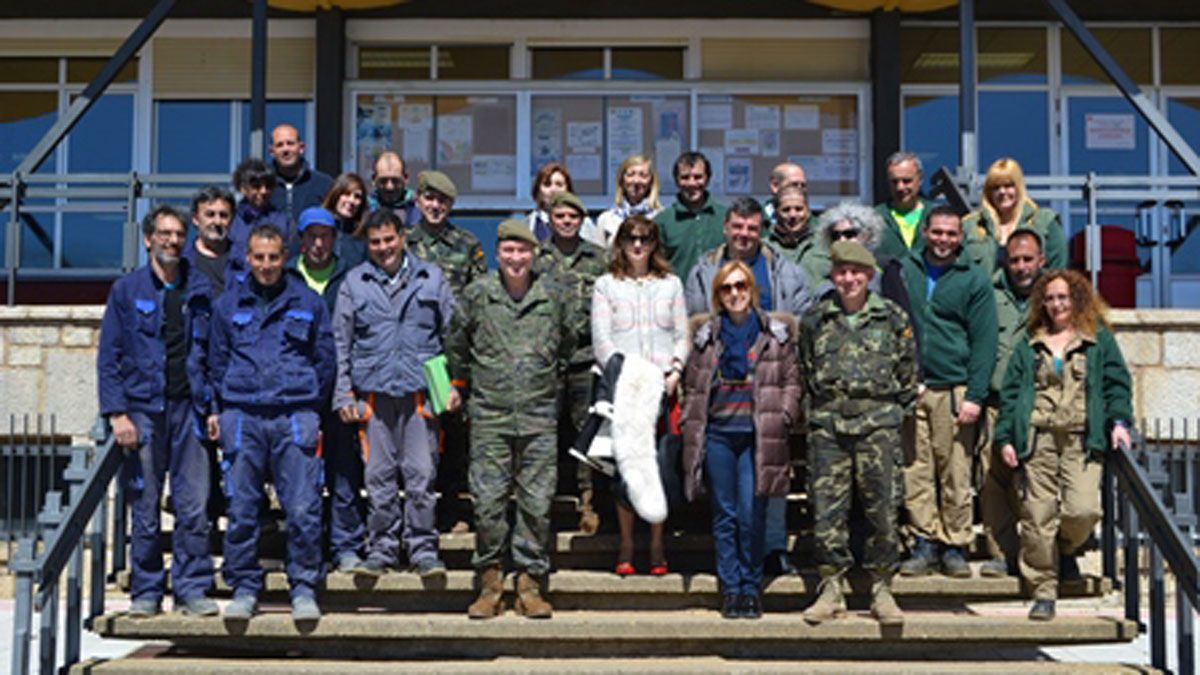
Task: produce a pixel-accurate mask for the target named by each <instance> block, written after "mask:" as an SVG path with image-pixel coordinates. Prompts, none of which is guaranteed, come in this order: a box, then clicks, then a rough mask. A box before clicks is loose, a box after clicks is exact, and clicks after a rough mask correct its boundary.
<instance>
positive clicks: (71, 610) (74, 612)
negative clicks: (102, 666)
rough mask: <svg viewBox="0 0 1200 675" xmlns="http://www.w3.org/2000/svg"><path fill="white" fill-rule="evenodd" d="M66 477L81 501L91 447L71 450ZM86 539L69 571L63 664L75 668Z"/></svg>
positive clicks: (75, 497)
mask: <svg viewBox="0 0 1200 675" xmlns="http://www.w3.org/2000/svg"><path fill="white" fill-rule="evenodd" d="M63 478H64V479H65V480H66V481H67V483H68V485H70V490H71V503H72V504H74V503H75V502H76V501H78V500H79V498H80V496H81V495H82V493H83V481H84V480H86V478H87V448H72V449H71V464H70V465H69V466H67V470H66V471H64V472H63ZM82 576H83V538H80V540H79V543H78V544H76V545H75V550H74V551H73V552H72V553H71V563H70V567H68V569H67V626H66V635H65V636H64V637H63V645H64V648H63V665H64V666H68V667H69V666H71V665H72V664H75V663H78V662H79V656H80V646H81V644H82V641H81V637H82V636H81V635H80V630H81V629H82V624H83V616H82V614H83V579H82Z"/></svg>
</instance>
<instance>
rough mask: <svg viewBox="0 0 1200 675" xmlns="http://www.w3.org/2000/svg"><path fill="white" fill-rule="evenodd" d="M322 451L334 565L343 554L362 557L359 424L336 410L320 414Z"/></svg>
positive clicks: (363, 532) (363, 530) (363, 524)
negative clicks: (349, 422)
mask: <svg viewBox="0 0 1200 675" xmlns="http://www.w3.org/2000/svg"><path fill="white" fill-rule="evenodd" d="M321 431H322V432H323V433H324V436H323V439H324V440H323V441H322V442H321V453H322V456H323V457H324V459H325V487H326V488H327V489H328V490H329V497H330V499H329V513H328V514H327V516H326V522H328V523H329V558H330V559H331V560H332V561H333V562H334V563H335V564H336V563H337V561H338V560H340V559H341V558H342V556H346V555H356V556H359V557H362V556H363V555H364V554H363V546H364V544H365V541H366V536H367V527H366V515H365V513H364V511H365V510H366V506H365V504H363V500H362V497H361V496H360V492H361V491H362V486H363V460H362V450H361V447H360V446H359V442H358V425H357V424H346V423H344V422H342V420H341V419H340V418H339V417H338V414H337V413H336V412H325V413H322V414H321Z"/></svg>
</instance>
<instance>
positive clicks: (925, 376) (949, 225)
mask: <svg viewBox="0 0 1200 675" xmlns="http://www.w3.org/2000/svg"><path fill="white" fill-rule="evenodd" d="M922 234H923V235H924V238H923V239H922V240H920V241H918V242H917V243H916V245H915V246H914V248H913V250H912V251H911V252H910V253H909V255H907V256H906V257H905V258H904V259H903V266H904V275H905V281H906V282H907V283H908V293H909V297H910V299H911V301H912V305H913V312H912V317H913V320H914V322H916V323H917V324H918V325H919V327H920V332H921V336H922V339H921V344H920V350H921V371H922V373H921V381H922V386H923V391H922V393H921V395H920V398H919V399H918V400H917V410H916V427H917V428H916V448H915V457H914V458H913V460H912V462H911V464H910V465H909V466H908V468H907V469H906V470H905V476H904V483H905V493H906V497H905V506H906V507H907V508H908V514H909V520H910V522H911V524H912V527H913V530H914V531H915V534H916V544H915V546H914V547H913V551H912V557H911V558H910V559H909V560H907V561H905V563H904V564H903V565H902V566H901V568H900V573H901V574H904V575H907V576H914V575H923V574H930V573H931V572H933V571H934V568H935V567H936V566H937V563H938V554H939V549H940V556H941V569H942V572H943V573H944V574H946V575H948V576H954V577H969V576H971V568H969V567H968V566H967V561H966V556H965V551H964V549H965V547H966V546H967V545H968V544H969V543H970V542H971V538H972V536H973V531H972V528H971V453H972V452H973V451H974V448H975V445H976V439H977V435H978V430H977V427H976V424H977V423H978V422H979V418H980V413H981V411H982V410H983V405H984V402H985V401H986V400H987V395H988V385H989V382H990V380H991V376H992V367H993V366H994V365H995V362H996V342H997V331H998V328H997V321H996V301H995V299H994V297H993V294H992V284H991V281H990V280H989V279H988V278H987V275H986V274H984V272H983V270H981V269H979V268H978V267H976V266H975V265H973V264H972V263H971V262H970V260H968V259H967V258H966V257H964V256H960V255H959V254H960V253H961V252H962V241H963V231H962V219H961V218H960V216H959V214H958V213H956V212H955V211H954V210H952V209H950V208H949V207H946V206H938V207H934V208H933V209H931V210H930V212H929V215H928V218H927V219H926V220H925V224H924V227H923V229H922Z"/></svg>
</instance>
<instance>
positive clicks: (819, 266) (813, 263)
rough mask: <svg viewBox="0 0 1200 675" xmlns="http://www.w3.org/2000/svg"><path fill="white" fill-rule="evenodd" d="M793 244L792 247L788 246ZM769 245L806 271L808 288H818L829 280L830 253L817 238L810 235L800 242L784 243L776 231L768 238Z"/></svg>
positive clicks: (831, 264)
mask: <svg viewBox="0 0 1200 675" xmlns="http://www.w3.org/2000/svg"><path fill="white" fill-rule="evenodd" d="M789 243H790V244H791V245H790V246H789V245H788V244H789ZM767 244H768V245H769V246H770V247H771V248H773V249H775V250H776V251H777V252H778V253H779V255H781V256H783V257H784V258H785V259H787V260H789V261H791V262H792V263H793V264H795V265H799V266H800V268H801V269H803V270H804V276H805V278H806V280H807V283H806V284H805V285H806V286H807V287H808V288H816V287H817V286H820V285H821V282H823V281H825V280H826V279H828V278H829V270H830V268H831V267H832V266H833V263H832V262H831V261H830V259H829V251H827V250H826V249H825V247H824V246H821V245H820V244H818V243H817V239H816V237H814V236H813V235H811V234H809V235H807V236H804V237H801V238H800V239H799V241H796V242H788V243H784V241H783V240H782V239H780V238H779V235H778V233H776V232H775V231H774V230H772V231H771V234H770V235H768V236H767Z"/></svg>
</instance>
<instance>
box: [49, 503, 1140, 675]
mask: <svg viewBox="0 0 1200 675" xmlns="http://www.w3.org/2000/svg"><path fill="white" fill-rule="evenodd" d="M791 501H792V503H791V508H790V511H791V515H793V516H795V518H794V519H793V520H790V522H792V523H794V524H796V525H797V531H798V534H796V535H795V536H793V538H792V547H793V555H794V557H795V559H796V560H797V561H800V562H804V561H808V560H811V556H810V555H808V551H807V544H808V542H810V541H811V538H810V537H808V536H806V534H805V532H804V530H805V529H806V523H805V518H804V515H806V514H804V513H803V511H804V500H803V496H802V495H800V496H795V495H794V496H793V499H792V500H791ZM573 506H574V502H573V501H572V500H570V499H565V498H560V499H558V500H556V505H555V511H554V512H555V521H556V525H558V526H559V527H560V528H563V529H565V528H567V527H569V526H570V521H571V520H572V519H573V517H574V515H573ZM602 508H603V507H602ZM601 513H612V511H611V510H607V511H605V510H602V511H601ZM680 516H681V517H680V518H679V519H678V520H679V521H680V522H682V523H683V524H684V526H685V528H684V529H685V530H686V531H679V530H676V531H674V532H672V533H671V534H670V535H669V537H668V540H667V551H668V558H669V560H670V562H671V568H672V573H671V574H668V575H666V576H664V577H650V576H634V577H627V578H621V577H618V576H616V575H614V574H612V573H611V571H610V570H611V566H612V564H613V562H614V555H615V551H616V535H615V534H613V533H611V532H609V531H607V529H605V530H602V531H601V532H600V533H598V534H596V535H591V536H588V535H583V534H580V533H577V532H570V531H561V530H560V531H559V533H558V534H557V535H556V536H555V541H554V546H555V552H554V556H553V560H554V565H555V570H556V571H555V572H554V573H553V574H552V575H551V577H550V580H549V599H550V600H551V602H552V603H553V604H554V607H555V614H554V618H552V619H550V620H545V621H535V620H528V619H524V618H522V617H519V616H516V615H515V614H513V612H512V611H511V605H512V600H513V597H514V594H513V586H514V578H513V575H509V577H508V578H507V579H506V588H507V591H508V592H507V594H506V598H505V600H506V605H507V606H508V607H510V609H509V611H508V612H507V613H506V614H505V615H504V616H502V617H499V618H496V619H492V620H486V621H472V620H469V619H467V617H466V613H465V609H466V606H467V605H468V604H469V603H470V602H471V600H472V599H473V597H474V589H473V586H472V583H473V575H472V572H471V571H470V569H469V560H470V554H471V551H472V550H473V549H474V535H473V534H447V535H443V536H442V537H441V549H442V555H443V558H444V560H445V561H446V563H447V564H448V566H449V567H450V571H449V573H448V575H447V577H446V579H445V581H444V582H443V583H437V584H430V583H427V582H423V581H422V580H421V579H420V578H419V577H418V576H417V575H415V574H411V573H407V572H389V573H388V574H386V575H384V576H382V577H380V578H377V579H376V578H371V577H364V576H353V575H348V574H339V573H331V574H329V575H328V577H327V579H326V582H325V587H324V589H323V590H322V591H321V593H320V595H319V599H320V602H321V606H322V609H323V610H324V612H325V615H324V617H322V618H321V620H320V621H318V622H313V623H311V624H298V623H296V622H293V621H292V619H291V617H290V614H289V613H288V603H287V581H286V578H285V576H284V574H283V572H282V571H280V570H281V568H282V564H281V562H280V561H279V560H278V558H279V557H280V556H279V553H278V552H279V551H280V550H281V547H280V543H281V542H280V541H278V538H277V537H276V536H272V535H268V536H267V537H265V538H264V542H263V546H262V553H263V555H264V565H265V566H266V567H267V569H268V574H267V578H266V592H265V594H264V597H263V603H262V607H263V611H262V613H261V614H259V615H258V616H256V617H254V618H253V619H251V620H250V621H249V622H231V621H226V620H224V619H223V618H221V617H213V618H197V617H187V616H183V615H181V614H176V613H167V614H162V615H159V616H157V617H153V618H149V619H134V618H131V617H129V616H127V615H125V614H124V613H121V612H117V613H111V614H108V615H105V616H103V617H101V618H99V619H98V620H97V621H96V622H95V624H94V626H93V630H94V631H95V632H96V633H98V634H99V635H100V636H102V637H105V638H118V639H128V640H137V641H142V642H148V643H151V644H153V645H155V646H152V647H145V648H143V649H141V650H139V651H138V652H136V653H135V654H133V655H131V656H129V657H126V658H123V659H115V660H111V661H104V660H93V661H85V662H83V663H80V664H77V665H76V666H75V667H73V668H72V669H71V672H72V673H97V674H101V673H105V674H118V675H119V674H123V673H124V674H129V675H134V674H145V673H177V674H183V673H246V672H253V673H256V674H259V673H266V674H272V673H279V674H281V675H304V674H306V673H318V672H319V673H346V674H347V675H349V674H352V673H383V672H388V673H413V672H421V673H459V672H461V673H482V672H487V673H493V674H495V673H550V672H553V673H564V672H570V673H572V674H573V675H575V674H578V673H618V672H620V673H692V672H697V673H717V672H755V673H758V672H778V673H884V672H886V673H922V674H924V673H941V672H955V673H961V672H967V671H970V672H983V673H994V672H1039V673H1040V672H1048V673H1055V672H1082V673H1093V672H1105V673H1108V672H1112V673H1126V672H1149V671H1148V670H1147V669H1143V668H1140V667H1136V666H1125V665H1121V664H1066V663H1064V664H1057V663H1053V662H1047V661H1046V660H1045V656H1043V655H1042V654H1041V653H1040V652H1039V651H1038V649H1039V648H1040V647H1043V646H1050V645H1085V644H1097V643H1124V642H1129V641H1131V640H1133V639H1134V638H1136V636H1137V634H1138V631H1137V626H1136V625H1135V624H1134V623H1132V622H1129V621H1126V620H1125V619H1124V618H1122V617H1121V615H1120V610H1119V608H1117V607H1111V608H1110V609H1109V610H1108V611H1103V612H1097V611H1095V609H1094V608H1088V609H1084V610H1081V611H1064V612H1062V613H1061V614H1060V617H1059V618H1058V619H1056V620H1054V621H1052V622H1049V623H1035V622H1031V621H1028V620H1027V619H1026V618H1025V609H1024V608H1023V607H1021V606H1019V605H1014V603H1015V601H1019V600H1021V598H1022V595H1021V588H1020V583H1019V580H1017V579H1015V578H1004V579H987V578H980V577H979V576H978V575H977V574H976V576H975V577H974V578H971V579H949V578H946V577H942V576H936V575H935V576H930V577H923V578H913V579H907V578H900V577H897V579H896V583H895V593H896V596H897V599H898V601H899V602H900V604H901V606H902V607H903V608H904V609H905V611H906V615H907V620H906V622H905V624H904V626H903V627H898V628H894V629H884V628H881V627H880V626H879V625H878V623H876V622H875V621H874V620H872V619H871V618H870V616H869V614H868V613H867V611H866V607H867V597H866V595H867V592H868V590H869V585H870V584H869V580H868V579H867V577H866V576H864V575H861V574H852V575H850V577H849V578H848V579H847V582H846V583H847V590H848V592H849V593H850V596H849V598H850V609H851V612H850V616H849V617H847V618H846V619H844V620H840V621H835V622H831V623H827V624H823V625H820V626H810V625H808V624H807V623H805V622H804V620H803V618H802V617H801V616H800V610H802V609H803V608H804V607H806V606H807V605H808V604H809V603H810V602H811V601H812V599H813V596H814V594H815V590H816V586H817V577H816V576H815V572H813V571H811V570H809V571H808V572H806V573H805V574H803V575H801V576H797V577H777V578H774V579H770V580H769V581H768V583H767V585H766V588H765V591H764V605H765V608H766V611H767V613H766V615H765V616H764V617H763V618H762V619H761V620H757V621H748V620H725V619H721V618H720V616H719V615H718V614H717V611H716V608H717V607H718V606H719V604H720V595H719V591H718V587H717V580H716V578H715V576H714V575H713V574H712V573H711V569H712V564H713V563H712V560H713V553H712V547H711V539H710V537H709V536H708V535H707V528H706V527H705V525H706V523H705V521H704V515H703V514H701V513H698V512H690V514H689V512H685V513H682V514H680ZM607 520H608V521H609V522H608V523H606V525H609V524H611V520H612V518H608V519H607ZM638 562H639V564H640V565H641V566H640V568H639V569H644V568H645V565H644V562H645V561H644V558H642V559H640V560H639V561H638ZM118 582H119V583H118V589H117V591H115V592H123V590H124V587H125V585H126V583H127V578H126V577H122V578H120V579H119V580H118ZM1111 590H1112V588H1111V584H1110V583H1109V582H1108V580H1106V579H1100V578H1096V577H1090V576H1089V577H1085V578H1084V579H1083V580H1081V581H1077V582H1073V583H1065V584H1063V588H1062V595H1063V597H1064V598H1082V599H1092V600H1096V601H1097V602H1094V603H1090V604H1092V605H1097V604H1100V603H1099V602H1098V600H1099V599H1100V598H1102V597H1103V596H1105V595H1106V594H1108V593H1110V592H1111ZM215 595H216V596H217V597H225V598H227V597H228V596H229V589H228V588H227V587H225V586H224V584H223V582H222V581H220V579H219V575H218V582H217V587H216V588H215ZM161 644H167V645H169V646H159V645H161Z"/></svg>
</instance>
